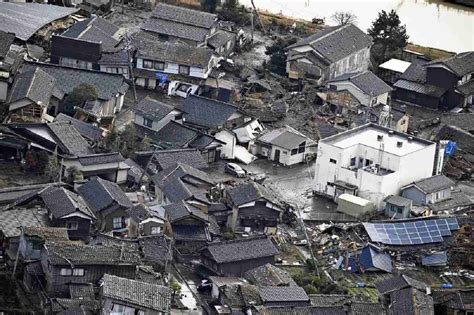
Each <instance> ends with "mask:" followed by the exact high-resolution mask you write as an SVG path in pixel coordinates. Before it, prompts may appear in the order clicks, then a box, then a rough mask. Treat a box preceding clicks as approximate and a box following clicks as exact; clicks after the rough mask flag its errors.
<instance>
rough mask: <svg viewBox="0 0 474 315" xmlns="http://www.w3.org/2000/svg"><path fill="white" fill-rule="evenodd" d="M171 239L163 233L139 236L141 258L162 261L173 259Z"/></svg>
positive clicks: (149, 260)
mask: <svg viewBox="0 0 474 315" xmlns="http://www.w3.org/2000/svg"><path fill="white" fill-rule="evenodd" d="M170 243H171V240H169V239H167V238H166V236H164V235H150V236H145V237H141V238H140V246H141V249H142V254H143V259H144V260H146V261H148V262H157V263H164V262H165V261H167V260H168V261H169V260H172V259H173V254H172V251H171V247H170Z"/></svg>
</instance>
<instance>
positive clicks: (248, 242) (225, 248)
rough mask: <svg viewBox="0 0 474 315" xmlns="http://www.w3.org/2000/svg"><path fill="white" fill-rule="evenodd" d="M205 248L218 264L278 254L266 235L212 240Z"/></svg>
mask: <svg viewBox="0 0 474 315" xmlns="http://www.w3.org/2000/svg"><path fill="white" fill-rule="evenodd" d="M206 250H207V251H208V252H209V254H210V256H211V257H212V259H214V260H215V261H216V262H217V263H218V264H221V263H229V262H236V261H242V260H249V259H256V258H262V257H273V256H275V255H276V254H278V249H277V248H276V247H275V245H274V244H273V242H272V241H271V240H270V239H269V238H268V237H267V236H260V237H249V238H244V239H239V240H232V241H222V242H214V243H210V244H208V245H207V247H206Z"/></svg>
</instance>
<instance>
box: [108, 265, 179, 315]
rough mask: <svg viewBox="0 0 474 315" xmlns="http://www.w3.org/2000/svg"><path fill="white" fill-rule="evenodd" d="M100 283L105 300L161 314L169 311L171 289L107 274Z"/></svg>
mask: <svg viewBox="0 0 474 315" xmlns="http://www.w3.org/2000/svg"><path fill="white" fill-rule="evenodd" d="M101 281H102V286H101V288H102V294H103V296H104V297H106V298H109V299H112V300H115V301H119V302H124V303H126V304H127V305H130V304H131V305H137V306H140V307H142V308H145V309H148V310H154V311H159V312H163V313H169V312H170V310H171V289H170V288H168V287H166V286H162V285H157V284H151V283H147V282H142V281H137V280H131V279H127V278H121V277H117V276H113V275H109V274H105V275H104V277H103V278H102V280H101Z"/></svg>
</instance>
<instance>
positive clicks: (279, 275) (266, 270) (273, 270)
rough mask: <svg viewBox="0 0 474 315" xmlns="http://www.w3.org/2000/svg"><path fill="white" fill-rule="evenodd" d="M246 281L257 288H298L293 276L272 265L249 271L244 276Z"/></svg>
mask: <svg viewBox="0 0 474 315" xmlns="http://www.w3.org/2000/svg"><path fill="white" fill-rule="evenodd" d="M244 277H245V279H247V280H248V281H250V282H251V283H253V284H255V285H256V286H261V287H263V286H296V282H295V281H294V280H293V278H292V277H291V275H290V274H289V273H288V272H287V271H285V270H283V269H280V268H278V267H276V266H274V265H272V264H265V265H262V266H259V267H257V268H254V269H250V270H248V271H247V272H246V273H245V274H244Z"/></svg>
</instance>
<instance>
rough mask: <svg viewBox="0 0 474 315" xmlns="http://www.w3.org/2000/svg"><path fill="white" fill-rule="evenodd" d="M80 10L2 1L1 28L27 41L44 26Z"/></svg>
mask: <svg viewBox="0 0 474 315" xmlns="http://www.w3.org/2000/svg"><path fill="white" fill-rule="evenodd" d="M78 10H79V9H75V8H66V7H60V6H56V5H49V4H39V3H12V2H0V20H1V21H2V23H0V30H1V31H4V32H8V33H14V34H15V36H16V37H17V38H19V39H21V40H23V41H27V40H28V39H29V38H30V37H31V36H33V34H34V33H36V32H37V31H38V30H39V29H40V28H42V27H43V26H45V25H47V24H49V23H51V22H53V21H55V20H59V19H62V18H64V17H67V16H68V15H71V14H73V13H75V12H77V11H78Z"/></svg>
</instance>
